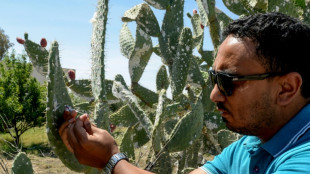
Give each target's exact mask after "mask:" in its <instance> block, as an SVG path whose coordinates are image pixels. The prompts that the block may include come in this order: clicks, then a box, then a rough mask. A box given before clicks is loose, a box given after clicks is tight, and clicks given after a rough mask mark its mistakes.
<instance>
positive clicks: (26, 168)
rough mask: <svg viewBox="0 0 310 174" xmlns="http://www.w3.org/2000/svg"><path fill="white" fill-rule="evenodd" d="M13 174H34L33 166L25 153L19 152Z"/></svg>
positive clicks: (15, 159)
mask: <svg viewBox="0 0 310 174" xmlns="http://www.w3.org/2000/svg"><path fill="white" fill-rule="evenodd" d="M11 173H12V174H33V173H34V172H33V169H32V164H31V161H30V159H29V158H28V157H27V155H26V153H25V152H19V153H18V154H17V155H16V156H15V158H14V162H13V166H12V170H11Z"/></svg>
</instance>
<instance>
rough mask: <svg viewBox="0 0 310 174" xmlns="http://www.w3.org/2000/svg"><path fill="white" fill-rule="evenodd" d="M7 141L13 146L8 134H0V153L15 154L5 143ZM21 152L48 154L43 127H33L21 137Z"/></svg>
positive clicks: (48, 149) (48, 148)
mask: <svg viewBox="0 0 310 174" xmlns="http://www.w3.org/2000/svg"><path fill="white" fill-rule="evenodd" d="M5 141H8V142H10V143H12V144H14V141H13V138H12V137H11V136H10V134H8V133H1V134H0V150H1V152H11V153H16V150H15V149H12V148H11V147H10V145H9V144H8V143H7V142H5ZM21 146H22V151H25V152H27V153H30V154H42V153H50V151H51V149H50V147H49V145H48V139H47V135H46V133H45V126H42V127H35V128H31V129H29V130H27V131H26V132H25V133H24V134H22V136H21Z"/></svg>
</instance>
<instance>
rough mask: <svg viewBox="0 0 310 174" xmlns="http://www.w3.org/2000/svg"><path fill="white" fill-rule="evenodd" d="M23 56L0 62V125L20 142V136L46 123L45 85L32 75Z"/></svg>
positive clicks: (11, 55)
mask: <svg viewBox="0 0 310 174" xmlns="http://www.w3.org/2000/svg"><path fill="white" fill-rule="evenodd" d="M31 71H32V65H31V64H30V63H27V62H26V56H25V55H18V56H16V55H15V54H14V52H13V53H11V54H10V55H7V56H5V58H4V59H3V60H2V61H1V62H0V77H1V78H0V126H1V127H2V129H3V130H5V131H7V132H8V133H9V134H10V135H11V136H12V138H13V139H14V143H15V145H16V146H17V147H18V146H19V145H20V136H21V135H22V134H23V133H24V132H26V131H27V130H28V129H30V128H32V127H35V126H42V125H43V124H44V123H45V113H44V112H45V100H46V98H45V87H44V86H41V85H40V83H39V82H38V81H37V80H36V79H35V78H33V77H32V76H31Z"/></svg>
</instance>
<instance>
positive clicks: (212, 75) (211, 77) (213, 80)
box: [208, 71, 216, 87]
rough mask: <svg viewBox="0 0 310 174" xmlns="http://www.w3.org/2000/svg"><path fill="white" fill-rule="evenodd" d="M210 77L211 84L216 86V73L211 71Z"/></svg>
mask: <svg viewBox="0 0 310 174" xmlns="http://www.w3.org/2000/svg"><path fill="white" fill-rule="evenodd" d="M208 73H209V78H210V82H211V85H212V87H214V85H215V83H216V80H215V78H216V74H215V73H214V72H213V71H209V72H208Z"/></svg>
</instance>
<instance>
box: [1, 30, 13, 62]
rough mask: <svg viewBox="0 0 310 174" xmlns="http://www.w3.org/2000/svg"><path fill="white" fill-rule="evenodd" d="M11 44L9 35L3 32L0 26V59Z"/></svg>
mask: <svg viewBox="0 0 310 174" xmlns="http://www.w3.org/2000/svg"><path fill="white" fill-rule="evenodd" d="M12 46H13V44H12V43H10V40H9V36H7V35H6V34H4V30H3V29H1V28H0V61H1V60H2V58H3V57H4V55H5V54H6V52H7V51H8V49H9V48H10V47H12Z"/></svg>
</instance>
